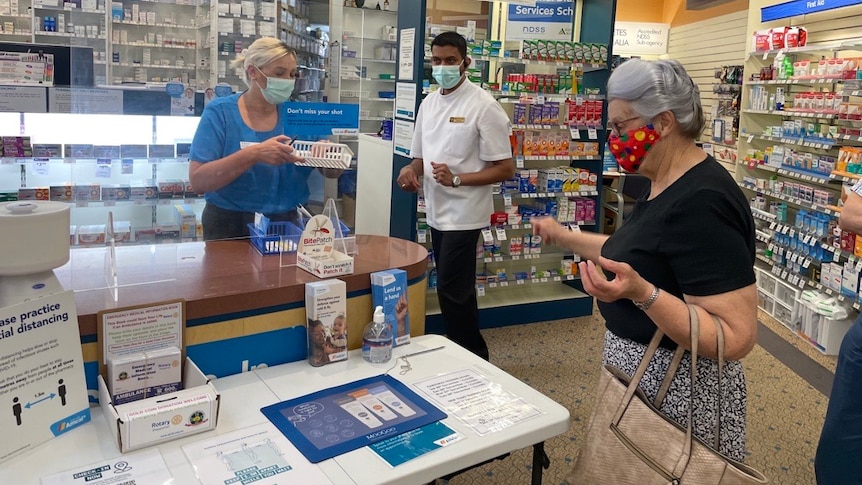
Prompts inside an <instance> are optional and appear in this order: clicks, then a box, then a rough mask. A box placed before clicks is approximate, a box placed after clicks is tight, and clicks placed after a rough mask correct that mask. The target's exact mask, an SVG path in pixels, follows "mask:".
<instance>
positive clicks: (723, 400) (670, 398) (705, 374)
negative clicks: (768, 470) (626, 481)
mask: <svg viewBox="0 0 862 485" xmlns="http://www.w3.org/2000/svg"><path fill="white" fill-rule="evenodd" d="M703 125H704V117H703V108H702V107H701V103H700V92H699V91H698V89H697V86H696V85H695V84H694V82H693V81H692V79H691V77H689V75H688V74H687V73H686V72H685V69H683V67H682V66H681V65H680V64H679V63H678V62H676V61H669V60H662V61H643V60H639V59H635V60H631V61H628V62H626V63H624V64H622V65H621V66H620V67H618V68H617V69H616V70H615V71H614V72H613V74H612V75H611V77H610V80H609V81H608V130H609V132H610V133H609V137H608V145H609V148H610V150H611V152H612V153H613V154H614V156H615V158H616V159H617V161H618V162H619V164H620V166H621V167H622V168H623V169H624V170H626V171H628V172H637V173H639V174H641V175H644V176H646V177H647V178H649V180H650V187H649V192H648V193H644V194H643V196H642V197H641V198H640V199H639V200H638V201H637V204H636V206H635V208H634V211H633V212H632V214H631V216H630V217H629V218H627V219H626V222H625V224H623V225H622V226H620V228H619V229H617V231H616V232H615V233H614V234H613V235H611V236H610V237H609V236H606V235H601V234H595V233H581V232H570V231H568V230H566V229H564V228H563V227H561V226H560V225H559V224H558V223H556V222H555V221H554V220H553V219H550V218H542V219H538V220H534V221H533V232H534V233H535V234H538V235H540V236H542V237H544V238H545V240H546V241H547V242H549V243H552V244H556V245H558V246H562V247H566V248H569V249H571V250H572V251H574V252H575V253H576V254H579V255H581V257H582V258H583V259H584V262H582V263H580V270H581V277H582V281H583V284H584V288H585V289H586V290H587V292H589V293H590V294H591V295H593V296H595V297H596V299H597V300H598V301H599V302H598V307H599V311H600V312H601V314H602V316H603V317H604V319H605V322H606V327H607V332H606V333H605V345H604V354H603V360H604V363H605V364H606V365H610V366H613V367H616V368H618V369H620V370H621V371H623V372H624V373H626V374H627V375H629V376H631V375H633V374H634V372H635V369H636V368H637V366H638V364H639V363H640V361H641V358H642V357H643V355H644V351H645V349H646V344H647V343H648V342H649V341H650V339H651V338H652V336H653V334H654V333H655V331H656V329H657V328H658V329H661V330H662V332H663V333H664V335H665V336H664V338H663V340H662V342H661V345H660V347H659V349H658V352H656V355H655V357H653V359H652V362H651V363H650V365H649V368H648V369H647V372H646V375H645V376H644V378H643V380H642V381H641V383H640V387H641V389H642V390H643V391H644V392H645V393H646V395H647V397H648V398H649V399H650V400H653V399H655V397H656V395H657V393H658V390H659V387H660V385H661V380H662V378H663V377H664V375H665V373H666V370H667V369H668V366H669V364H670V363H671V359H672V356H673V351H674V350H675V349H676V348H677V347H678V346H682V347H683V348H685V349H688V348H689V347H690V341H691V332H690V326H689V313H688V309H687V306H686V304H689V305H693V306H694V308H695V309H696V311H697V313H698V316H699V320H700V326H701V330H700V340H699V342H698V357H705V358H698V360H697V382H696V387H695V389H694V390H693V391H692V390H691V389H690V387H691V386H690V384H689V382H690V381H689V379H690V372H691V371H690V369H691V356H690V354H689V352H685V354H684V356H683V359H682V362H681V363H680V366H679V370H678V372H677V373H676V375H675V376H674V378H673V380H672V382H671V385H670V388H669V390H668V392H667V395H666V397H665V398H664V401H663V402H662V404H661V408H660V409H661V411H662V412H663V413H664V414H666V415H667V416H668V417H670V418H671V419H673V420H674V421H676V422H678V423H679V424H680V425H682V426H686V424H687V421H688V418H687V411H688V402H689V401H688V399H689V395H690V393H691V396H692V403H693V406H692V407H693V409H692V411H693V414H692V419H693V426H692V428H693V432H694V434H695V436H697V437H698V438H700V439H701V440H702V441H703V442H704V443H706V444H708V445H710V446H712V444H713V443H715V412H716V409H715V408H716V403H715V400H716V396H718V395H720V405H721V432H720V447H719V448H720V449H719V450H718V451H720V452H721V453H723V454H725V455H726V456H728V457H730V458H732V459H735V460H737V461H742V460H743V459H744V458H745V427H746V385H745V376H744V375H743V370H742V364H741V363H740V362H739V359H741V358H742V357H744V356H745V355H746V354H748V352H749V351H751V349H752V348H753V347H754V344H755V342H756V340H757V301H756V298H757V294H756V289H755V277H754V270H753V266H754V251H755V239H754V221H753V220H752V217H751V210H750V208H749V205H748V201H747V199H746V198H745V196H744V195H743V194H742V192H741V190H740V189H739V187H738V186H737V185H736V183H735V182H734V181H733V179H732V178H731V176H730V174H729V173H728V172H727V171H726V170H725V169H724V168H723V167H721V165H720V164H719V163H718V162H717V161H716V160H715V159H714V158H713V157H712V156H709V155H707V154H706V153H705V152H703V151H702V150H701V149H700V148H698V146H697V145H696V144H695V140H696V138H697V137H698V136H699V135H700V133H701V131H702V130H703ZM600 268H601V269H600ZM713 317H716V318H717V320H713ZM716 321H717V322H719V324H720V325H721V326H722V329H723V331H724V336H725V354H724V355H725V358H726V359H728V361H727V362H726V365H725V368H724V373H723V375H722V380H721V388H720V389H718V381H717V374H718V365H717V361H716V360H715V358H716V357H717V343H716V327H715V325H716V323H715V322H716Z"/></svg>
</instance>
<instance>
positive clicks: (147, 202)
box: [67, 197, 206, 208]
mask: <svg viewBox="0 0 862 485" xmlns="http://www.w3.org/2000/svg"><path fill="white" fill-rule="evenodd" d="M204 202H206V201H205V200H204V198H203V197H195V198H176V199H142V200H79V201H75V202H67V204H69V205H71V206H74V207H80V208H85V207H128V206H151V207H155V206H164V205H168V206H172V205H176V204H189V205H193V204H202V203H204Z"/></svg>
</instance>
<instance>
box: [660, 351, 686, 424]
mask: <svg viewBox="0 0 862 485" xmlns="http://www.w3.org/2000/svg"><path fill="white" fill-rule="evenodd" d="M683 355H685V348H683V347H682V346H681V345H677V347H676V350H675V351H674V353H673V359H672V360H671V361H670V365H668V366H667V373H665V375H664V379H663V380H662V381H661V387H659V389H658V393H657V394H656V395H655V400H654V401H653V405H654V406H655V407H656V409H661V404H662V403H663V402H664V398H665V397H666V396H667V391H668V390H669V389H670V384H671V382H673V378H674V376H675V375H676V371H677V370H678V369H679V364H680V362H682V356H683Z"/></svg>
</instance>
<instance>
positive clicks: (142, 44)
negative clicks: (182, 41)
mask: <svg viewBox="0 0 862 485" xmlns="http://www.w3.org/2000/svg"><path fill="white" fill-rule="evenodd" d="M112 44H113V45H122V46H127V47H146V48H149V49H197V47H196V46H187V45H164V44H148V43H145V42H113V43H112Z"/></svg>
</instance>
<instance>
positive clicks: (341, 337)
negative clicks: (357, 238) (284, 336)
mask: <svg viewBox="0 0 862 485" xmlns="http://www.w3.org/2000/svg"><path fill="white" fill-rule="evenodd" d="M305 316H306V320H307V325H308V326H307V331H308V363H309V364H311V365H313V366H315V367H318V366H321V365H326V364H331V363H333V362H339V361H343V360H347V327H348V321H347V285H346V284H345V283H344V281H341V280H338V279H330V280H323V281H314V282H311V283H306V284H305Z"/></svg>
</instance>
